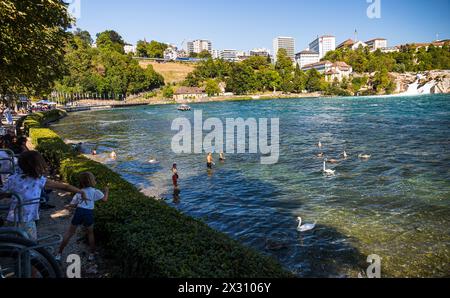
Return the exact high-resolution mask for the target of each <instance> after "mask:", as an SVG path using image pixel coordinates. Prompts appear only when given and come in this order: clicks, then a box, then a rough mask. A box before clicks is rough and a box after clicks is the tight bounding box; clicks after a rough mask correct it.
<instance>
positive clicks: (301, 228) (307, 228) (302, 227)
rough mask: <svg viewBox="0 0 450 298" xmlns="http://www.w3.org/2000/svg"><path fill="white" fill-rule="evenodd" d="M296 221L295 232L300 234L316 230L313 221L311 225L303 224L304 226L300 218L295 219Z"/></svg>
mask: <svg viewBox="0 0 450 298" xmlns="http://www.w3.org/2000/svg"><path fill="white" fill-rule="evenodd" d="M297 221H298V227H297V231H299V232H301V233H304V232H308V231H311V230H314V229H315V228H316V224H317V221H315V222H314V223H313V224H304V225H302V223H303V221H302V218H301V217H297Z"/></svg>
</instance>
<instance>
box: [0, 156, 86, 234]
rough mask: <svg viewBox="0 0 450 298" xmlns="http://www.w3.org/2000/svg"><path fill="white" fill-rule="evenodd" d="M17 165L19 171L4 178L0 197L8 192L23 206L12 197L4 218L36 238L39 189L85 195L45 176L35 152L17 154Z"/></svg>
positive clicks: (45, 167) (84, 196) (41, 159)
mask: <svg viewBox="0 0 450 298" xmlns="http://www.w3.org/2000/svg"><path fill="white" fill-rule="evenodd" d="M19 167H20V169H21V170H22V173H20V174H15V175H12V176H10V177H9V178H8V180H7V181H6V183H5V185H4V187H3V189H2V191H3V192H4V193H5V194H4V195H1V196H0V198H1V197H8V193H9V194H16V195H19V196H20V198H21V199H22V203H23V204H24V206H22V207H21V208H20V206H17V204H18V202H17V200H16V199H13V200H12V202H11V206H10V209H9V213H8V218H7V221H8V222H9V224H11V225H12V224H17V225H18V227H19V228H21V229H24V230H25V231H26V232H27V234H28V235H29V237H30V240H33V241H36V240H37V239H38V233H37V228H36V221H38V220H39V205H40V204H39V201H40V198H41V194H42V191H43V189H52V190H61V191H67V192H72V193H77V194H78V195H79V196H80V197H83V198H84V199H85V198H86V194H85V193H84V192H83V191H82V190H80V189H78V188H76V187H74V186H71V185H67V184H64V183H60V182H56V181H52V180H49V179H47V178H46V177H45V176H44V175H45V174H46V172H47V164H46V162H45V160H44V158H43V157H42V155H41V154H40V153H39V152H37V151H27V152H24V153H22V154H21V155H20V157H19ZM25 204H26V205H25ZM18 212H20V214H21V216H19V214H18Z"/></svg>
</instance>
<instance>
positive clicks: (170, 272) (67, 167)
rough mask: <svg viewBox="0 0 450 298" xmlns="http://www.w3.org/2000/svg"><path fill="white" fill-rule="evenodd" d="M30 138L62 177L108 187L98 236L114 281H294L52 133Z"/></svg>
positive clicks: (266, 260) (42, 132)
mask: <svg viewBox="0 0 450 298" xmlns="http://www.w3.org/2000/svg"><path fill="white" fill-rule="evenodd" d="M30 137H31V138H32V139H33V142H35V143H37V144H38V146H39V150H40V151H41V152H42V153H43V154H44V155H45V156H51V158H52V159H57V158H60V157H61V158H62V159H61V160H60V161H58V164H60V173H61V176H62V178H63V179H64V180H65V181H67V182H69V183H71V184H74V185H78V177H79V174H80V173H82V172H85V171H90V172H92V173H93V174H94V175H95V176H96V177H97V181H98V188H104V187H105V186H109V187H110V201H109V202H108V203H105V204H99V206H98V208H96V211H95V216H96V234H97V238H98V240H99V241H100V242H101V243H102V244H103V245H104V247H105V249H106V250H107V251H108V253H109V254H111V255H112V256H114V258H115V259H116V261H117V262H118V263H120V265H121V269H122V270H121V271H120V272H116V275H117V276H118V277H127V278H130V277H138V278H279V277H293V276H292V275H291V274H290V273H288V272H287V271H285V270H284V269H283V268H282V267H281V266H280V265H279V264H278V263H277V262H275V261H274V260H273V259H271V258H270V257H267V256H263V255H261V254H259V253H258V252H256V251H254V250H252V249H250V248H247V247H245V246H243V245H241V244H240V243H238V242H237V241H234V240H232V239H231V238H229V237H228V236H226V235H225V234H222V233H220V232H217V231H215V230H213V229H211V228H210V227H208V226H207V225H206V224H205V223H203V222H202V221H200V220H196V219H193V218H191V217H189V216H186V215H184V214H182V213H180V212H178V211H177V210H176V209H173V208H171V207H169V206H167V205H166V204H165V203H163V202H161V201H156V200H154V199H152V198H149V197H146V196H145V195H143V194H142V193H141V192H139V190H138V189H136V188H135V187H134V186H133V185H132V184H130V183H128V182H127V181H125V180H124V179H122V178H121V177H120V175H118V174H117V173H115V172H113V171H111V170H110V169H109V168H108V167H106V166H104V165H102V164H100V163H97V162H94V161H92V160H89V159H87V158H85V157H83V156H79V155H75V153H73V152H71V151H70V150H69V149H67V148H66V149H67V151H66V152H63V154H61V155H59V154H55V152H60V151H61V152H62V151H64V150H65V149H64V146H62V145H61V142H62V140H61V139H60V138H59V137H58V136H57V135H56V134H55V133H54V132H51V130H48V129H41V130H38V129H36V128H34V129H32V130H31V134H30Z"/></svg>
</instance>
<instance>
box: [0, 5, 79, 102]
mask: <svg viewBox="0 0 450 298" xmlns="http://www.w3.org/2000/svg"><path fill="white" fill-rule="evenodd" d="M71 22H72V19H71V18H70V16H69V14H68V12H67V4H65V3H63V2H62V1H56V0H39V1H31V0H2V1H0V32H1V34H0V45H1V50H0V61H1V62H0V97H1V98H2V100H6V98H5V96H8V97H9V98H8V101H10V100H12V99H14V98H16V97H17V94H20V93H24V94H27V95H41V94H45V93H48V92H49V91H50V89H51V86H52V85H53V81H54V80H55V79H57V78H60V77H61V76H62V75H63V73H64V71H65V67H64V63H63V61H64V54H65V52H64V49H65V45H66V42H67V41H68V39H69V38H70V34H69V33H68V32H67V29H68V28H70V26H71Z"/></svg>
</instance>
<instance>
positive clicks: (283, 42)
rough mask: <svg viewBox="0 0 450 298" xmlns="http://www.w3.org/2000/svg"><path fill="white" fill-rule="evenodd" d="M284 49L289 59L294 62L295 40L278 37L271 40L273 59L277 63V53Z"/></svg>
mask: <svg viewBox="0 0 450 298" xmlns="http://www.w3.org/2000/svg"><path fill="white" fill-rule="evenodd" d="M280 49H285V50H286V52H287V54H288V56H289V58H291V59H292V61H295V39H294V38H292V37H283V36H279V37H276V38H275V39H274V40H273V57H274V61H275V62H276V61H277V55H278V51H279V50H280Z"/></svg>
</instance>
